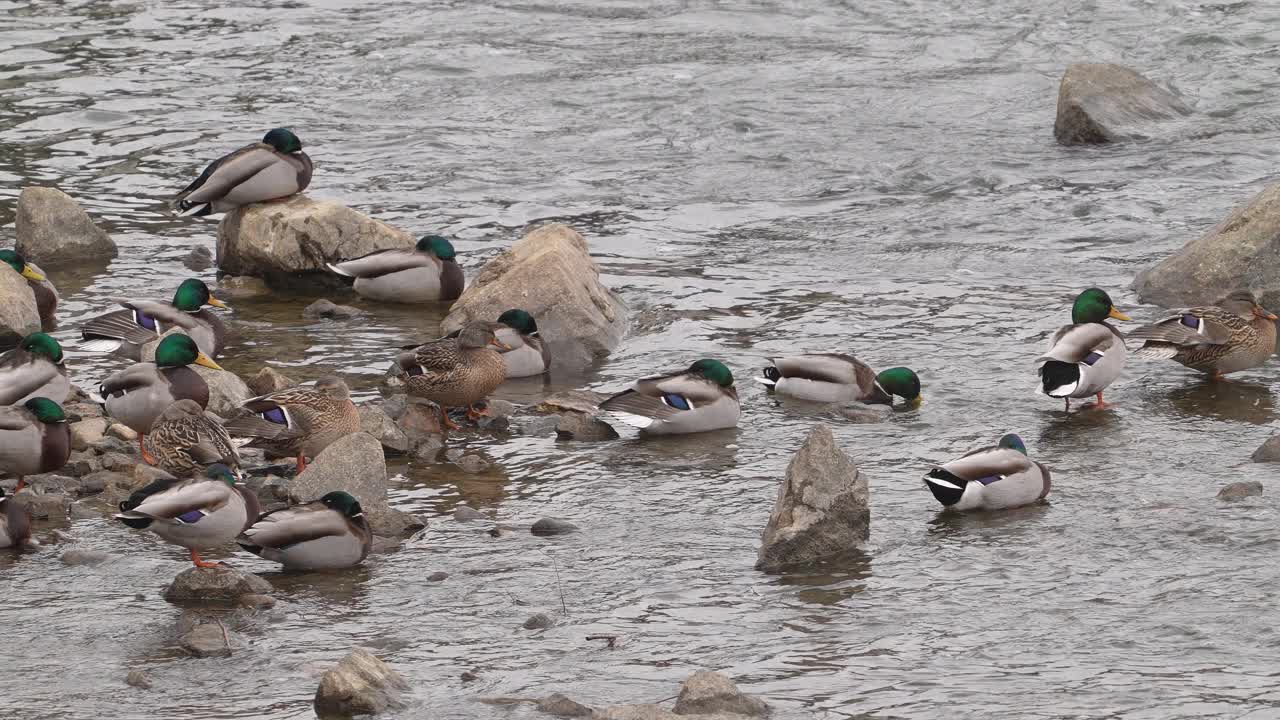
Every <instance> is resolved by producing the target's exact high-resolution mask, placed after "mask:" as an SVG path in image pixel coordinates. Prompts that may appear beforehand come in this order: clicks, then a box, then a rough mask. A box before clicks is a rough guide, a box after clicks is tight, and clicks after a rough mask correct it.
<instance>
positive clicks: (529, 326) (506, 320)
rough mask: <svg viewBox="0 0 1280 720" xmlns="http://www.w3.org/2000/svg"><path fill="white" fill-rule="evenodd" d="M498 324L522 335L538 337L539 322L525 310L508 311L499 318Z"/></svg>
mask: <svg viewBox="0 0 1280 720" xmlns="http://www.w3.org/2000/svg"><path fill="white" fill-rule="evenodd" d="M498 322H500V323H502V324H503V325H506V326H507V327H509V328H511V329H512V330H515V331H516V332H518V333H520V334H521V335H537V334H538V322H537V321H536V320H534V319H533V316H532V315H530V314H529V313H527V312H525V311H523V310H508V311H506V312H504V313H502V314H501V315H499V316H498Z"/></svg>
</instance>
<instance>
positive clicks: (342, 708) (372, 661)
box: [315, 648, 409, 717]
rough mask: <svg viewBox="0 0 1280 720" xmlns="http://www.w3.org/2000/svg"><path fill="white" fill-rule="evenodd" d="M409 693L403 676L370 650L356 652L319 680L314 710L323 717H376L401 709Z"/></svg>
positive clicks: (356, 650)
mask: <svg viewBox="0 0 1280 720" xmlns="http://www.w3.org/2000/svg"><path fill="white" fill-rule="evenodd" d="M408 689H409V684H408V683H407V682H405V680H404V678H403V677H401V676H400V673H398V672H396V671H395V670H394V669H392V668H391V666H389V665H387V664H386V663H384V662H383V661H382V660H380V659H378V658H377V657H375V656H374V655H373V654H372V653H370V652H369V651H368V650H364V649H363V648H355V649H354V650H352V651H351V653H350V654H348V655H347V656H346V657H345V658H343V659H342V661H341V662H339V663H338V665H337V667H335V668H333V669H332V670H328V671H326V672H325V674H324V675H323V676H322V677H321V678H320V687H319V688H318V689H317V690H316V697H315V709H316V714H317V715H319V716H320V717H328V716H352V715H377V714H378V713H381V712H384V711H386V710H388V709H389V708H394V707H397V706H399V705H400V704H401V703H400V694H401V693H402V692H403V691H405V690H408Z"/></svg>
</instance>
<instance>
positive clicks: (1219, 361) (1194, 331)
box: [1128, 290, 1276, 379]
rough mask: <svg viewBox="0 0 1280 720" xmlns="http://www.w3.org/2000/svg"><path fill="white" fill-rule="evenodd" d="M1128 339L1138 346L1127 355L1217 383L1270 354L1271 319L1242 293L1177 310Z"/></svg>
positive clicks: (1273, 322) (1272, 343)
mask: <svg viewBox="0 0 1280 720" xmlns="http://www.w3.org/2000/svg"><path fill="white" fill-rule="evenodd" d="M1128 339H1129V340H1142V341H1144V344H1143V346H1142V347H1141V348H1139V349H1137V350H1136V351H1134V353H1133V356H1134V357H1139V358H1143V359H1166V358H1167V359H1172V360H1173V361H1174V362H1177V363H1181V364H1182V365H1185V366H1187V367H1189V368H1191V369H1192V370H1199V371H1200V372H1203V373H1208V374H1209V375H1210V376H1211V377H1212V378H1214V379H1217V378H1220V377H1222V376H1223V375H1225V374H1227V373H1233V372H1238V371H1240V370H1248V369H1249V368H1255V367H1258V366H1259V365H1262V364H1263V363H1265V362H1266V361H1267V360H1269V359H1271V356H1272V355H1274V354H1275V351H1276V316H1275V314H1274V313H1272V312H1270V311H1268V310H1267V309H1265V308H1263V307H1262V306H1261V305H1259V304H1258V299H1257V297H1255V296H1254V294H1253V293H1252V292H1249V291H1247V290H1237V291H1235V292H1233V293H1231V294H1229V295H1227V296H1226V297H1225V298H1223V299H1222V300H1220V301H1219V302H1218V304H1217V305H1215V306H1209V307H1193V308H1188V309H1186V310H1179V311H1177V312H1176V313H1174V314H1172V315H1169V316H1166V317H1163V318H1161V319H1159V320H1157V321H1155V322H1154V323H1151V324H1149V325H1143V326H1142V327H1140V328H1138V329H1136V330H1134V331H1133V332H1131V333H1129V335H1128Z"/></svg>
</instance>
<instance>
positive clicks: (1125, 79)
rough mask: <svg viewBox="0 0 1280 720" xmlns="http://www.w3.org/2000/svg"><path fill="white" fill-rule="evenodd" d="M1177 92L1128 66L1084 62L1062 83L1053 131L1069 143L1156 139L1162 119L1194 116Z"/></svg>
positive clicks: (1067, 74)
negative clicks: (1155, 133) (1156, 131)
mask: <svg viewBox="0 0 1280 720" xmlns="http://www.w3.org/2000/svg"><path fill="white" fill-rule="evenodd" d="M1190 113H1191V108H1190V107H1188V106H1187V104H1186V103H1184V102H1183V101H1182V99H1181V98H1179V97H1178V96H1177V95H1174V94H1173V93H1171V92H1169V91H1168V90H1165V89H1164V88H1162V87H1160V86H1159V85H1156V84H1155V83H1153V82H1151V81H1150V80H1148V79H1147V78H1145V77H1143V76H1142V75H1140V74H1138V73H1137V72H1134V71H1133V70H1130V69H1129V68H1127V67H1124V66H1122V65H1111V64H1108V63H1078V64H1075V65H1071V66H1069V67H1067V71H1066V72H1065V73H1063V75H1062V82H1061V83H1060V84H1059V86H1058V118H1057V120H1056V121H1055V122H1054V124H1053V135H1054V137H1055V138H1057V140H1058V142H1060V143H1062V144H1063V145H1091V144H1099V143H1109V142H1116V141H1119V140H1127V139H1138V138H1144V137H1150V136H1151V135H1152V134H1154V127H1153V126H1154V125H1155V124H1156V123H1159V122H1162V121H1166V120H1171V119H1174V118H1178V117H1182V116H1184V115H1189V114H1190Z"/></svg>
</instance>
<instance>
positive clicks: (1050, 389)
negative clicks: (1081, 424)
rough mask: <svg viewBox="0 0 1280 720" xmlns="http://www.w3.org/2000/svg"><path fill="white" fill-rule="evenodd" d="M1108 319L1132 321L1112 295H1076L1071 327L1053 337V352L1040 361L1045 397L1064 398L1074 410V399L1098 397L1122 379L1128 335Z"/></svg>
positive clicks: (1088, 292) (1100, 403) (1096, 292)
mask: <svg viewBox="0 0 1280 720" xmlns="http://www.w3.org/2000/svg"><path fill="white" fill-rule="evenodd" d="M1107 318H1115V319H1116V320H1128V319H1129V316H1128V315H1125V314H1124V313H1122V312H1120V311H1119V310H1117V309H1116V306H1115V305H1113V304H1112V302H1111V296H1109V295H1107V294H1106V293H1105V292H1103V291H1102V290H1100V289H1098V288H1089V289H1088V290H1085V291H1084V292H1082V293H1080V294H1079V295H1078V296H1076V301H1075V303H1074V304H1072V306H1071V324H1070V325H1063V326H1062V327H1060V328H1058V331H1057V332H1055V333H1054V334H1053V337H1051V338H1049V349H1048V351H1046V352H1045V354H1044V355H1041V356H1040V357H1038V358H1036V362H1037V363H1039V368H1038V369H1037V370H1036V373H1037V374H1039V375H1040V384H1041V387H1042V389H1043V391H1044V394H1045V395H1048V396H1049V397H1053V398H1063V400H1064V401H1065V402H1066V404H1067V409H1068V410H1070V409H1071V398H1086V397H1089V396H1090V395H1097V396H1098V407H1104V406H1105V403H1104V402H1103V401H1102V391H1103V390H1104V389H1105V388H1106V387H1107V386H1108V385H1110V384H1111V382H1112V381H1113V380H1115V379H1116V378H1118V377H1120V370H1121V369H1123V368H1124V359H1125V356H1126V355H1127V354H1128V349H1127V348H1126V347H1125V345H1124V336H1123V335H1121V334H1120V331H1119V330H1117V329H1115V328H1114V327H1112V326H1111V325H1110V324H1108V323H1107Z"/></svg>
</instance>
